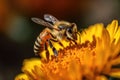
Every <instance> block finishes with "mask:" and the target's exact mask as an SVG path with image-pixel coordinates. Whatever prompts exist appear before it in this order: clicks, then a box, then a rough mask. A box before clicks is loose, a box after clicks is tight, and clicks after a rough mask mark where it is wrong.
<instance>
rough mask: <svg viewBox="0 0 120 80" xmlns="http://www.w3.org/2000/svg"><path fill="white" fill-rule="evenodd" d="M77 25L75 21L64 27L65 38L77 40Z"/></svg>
mask: <svg viewBox="0 0 120 80" xmlns="http://www.w3.org/2000/svg"><path fill="white" fill-rule="evenodd" d="M76 33H77V26H76V24H75V23H71V25H70V26H69V27H67V28H66V36H67V39H71V40H77V35H76Z"/></svg>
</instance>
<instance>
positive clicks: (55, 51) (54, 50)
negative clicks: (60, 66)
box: [48, 39, 58, 56]
mask: <svg viewBox="0 0 120 80" xmlns="http://www.w3.org/2000/svg"><path fill="white" fill-rule="evenodd" d="M51 40H52V39H50V40H48V43H49V45H50V47H51V48H52V50H53V53H54V55H55V56H57V55H58V52H57V50H56V49H55V47H54V46H53V44H52V43H51Z"/></svg>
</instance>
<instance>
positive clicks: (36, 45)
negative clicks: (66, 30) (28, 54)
mask: <svg viewBox="0 0 120 80" xmlns="http://www.w3.org/2000/svg"><path fill="white" fill-rule="evenodd" d="M40 43H41V39H40V37H39V36H38V37H37V40H36V41H35V44H34V53H35V54H39V53H40V48H41V45H40Z"/></svg>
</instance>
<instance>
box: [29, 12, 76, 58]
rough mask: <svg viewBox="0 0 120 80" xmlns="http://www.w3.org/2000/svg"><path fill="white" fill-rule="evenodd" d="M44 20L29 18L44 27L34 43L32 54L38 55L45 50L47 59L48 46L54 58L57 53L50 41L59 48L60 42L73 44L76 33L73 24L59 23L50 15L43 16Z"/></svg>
mask: <svg viewBox="0 0 120 80" xmlns="http://www.w3.org/2000/svg"><path fill="white" fill-rule="evenodd" d="M44 19H45V21H44V20H42V19H40V18H35V17H33V18H31V20H32V21H33V22H35V23H37V24H40V25H43V26H45V27H46V28H45V29H44V30H43V31H42V32H41V33H40V34H39V36H38V37H37V39H36V41H35V44H34V53H35V54H40V52H41V51H43V50H46V51H47V52H46V57H47V58H49V51H48V49H47V47H48V46H50V48H51V49H52V50H53V53H54V55H55V56H57V55H58V52H57V50H56V48H55V47H54V46H53V44H52V42H51V41H53V42H58V43H59V44H60V45H61V46H63V44H62V43H61V40H65V41H73V42H75V41H76V40H77V33H78V31H77V26H76V24H75V23H70V22H67V21H59V20H58V19H57V18H55V17H54V16H52V15H50V14H45V15H44Z"/></svg>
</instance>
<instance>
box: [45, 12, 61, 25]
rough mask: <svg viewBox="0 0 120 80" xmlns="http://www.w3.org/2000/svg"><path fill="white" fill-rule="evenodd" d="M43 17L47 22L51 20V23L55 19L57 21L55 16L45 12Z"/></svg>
mask: <svg viewBox="0 0 120 80" xmlns="http://www.w3.org/2000/svg"><path fill="white" fill-rule="evenodd" d="M44 19H45V20H46V21H48V22H52V23H53V24H54V23H55V22H57V21H59V20H58V19H57V18H55V17H54V16H52V15H50V14H45V15H44Z"/></svg>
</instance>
